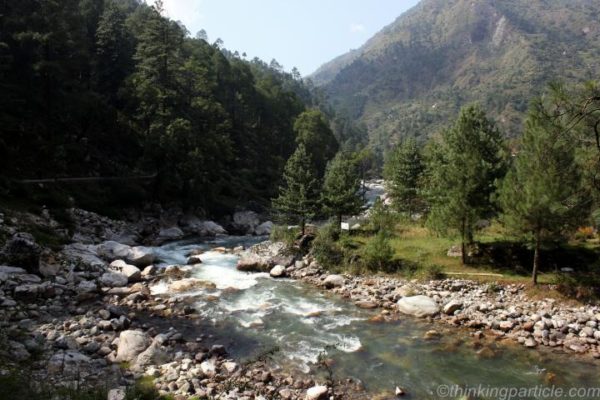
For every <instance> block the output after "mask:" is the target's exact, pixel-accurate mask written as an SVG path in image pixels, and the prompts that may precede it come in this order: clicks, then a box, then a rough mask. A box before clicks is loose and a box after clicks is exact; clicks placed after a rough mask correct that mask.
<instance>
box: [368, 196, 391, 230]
mask: <svg viewBox="0 0 600 400" xmlns="http://www.w3.org/2000/svg"><path fill="white" fill-rule="evenodd" d="M396 222H397V215H396V214H393V213H392V212H390V210H389V209H388V208H387V207H386V206H385V205H384V204H383V201H381V199H377V200H376V201H375V204H373V207H372V208H371V210H369V221H368V226H369V228H370V229H371V230H372V231H373V232H375V233H380V232H382V233H385V234H386V235H389V234H390V233H391V232H392V231H393V230H394V228H395V227H396Z"/></svg>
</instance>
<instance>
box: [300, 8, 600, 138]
mask: <svg viewBox="0 0 600 400" xmlns="http://www.w3.org/2000/svg"><path fill="white" fill-rule="evenodd" d="M599 16H600V3H598V2H597V1H593V0H568V1H567V0H533V1H523V0H502V1H496V0H476V1H473V0H423V1H421V2H420V3H419V4H418V5H417V6H416V7H414V8H413V9H412V10H410V11H408V12H407V13H405V14H404V15H402V16H400V17H399V18H398V19H397V20H396V21H395V22H394V23H392V24H390V25H389V26H387V27H386V28H384V29H383V30H382V31H381V32H379V33H378V34H377V35H375V36H374V37H373V38H371V39H370V40H369V41H368V42H367V43H366V44H365V45H364V46H363V47H361V48H360V49H358V50H354V51H352V52H350V53H348V54H345V55H342V56H340V57H338V58H337V59H335V60H333V61H331V62H329V63H327V64H325V65H324V66H323V67H321V68H320V69H319V70H318V71H317V72H316V73H315V74H313V75H312V77H311V78H312V79H313V80H314V81H315V83H316V84H317V85H319V86H321V87H322V88H323V90H324V91H325V93H326V94H327V95H328V96H329V99H330V102H331V104H332V105H333V106H334V107H338V108H341V109H344V110H346V112H348V113H349V114H350V115H351V116H352V117H353V118H354V120H356V121H361V122H363V123H365V124H366V126H367V128H368V131H369V134H370V139H371V142H372V143H373V144H375V145H376V146H377V147H379V148H381V149H385V148H387V147H388V146H390V145H392V144H394V143H397V142H398V139H399V138H400V137H405V136H416V137H419V138H422V139H424V138H425V137H427V136H430V135H431V134H433V133H434V132H436V131H437V130H439V129H440V127H442V126H444V125H445V124H446V123H447V122H448V121H449V120H450V119H451V118H452V117H453V116H454V115H456V114H457V113H458V110H459V109H460V107H461V106H463V105H466V104H468V103H470V102H479V103H480V104H481V105H482V106H483V107H484V108H485V109H486V110H487V111H488V112H489V113H490V115H491V116H492V117H494V118H495V119H496V120H497V121H498V123H499V126H500V128H501V130H502V131H503V132H504V134H505V135H508V136H517V135H519V134H520V133H521V126H522V125H521V123H522V121H523V116H524V112H525V110H526V109H527V106H528V102H529V99H531V98H532V96H535V95H536V94H540V93H541V92H542V91H543V89H544V88H545V87H546V84H547V83H548V82H550V81H553V80H560V81H563V82H566V83H573V82H580V81H583V80H589V79H596V78H597V77H598V74H599V73H600V62H599V61H600V26H599V25H598V17H599Z"/></svg>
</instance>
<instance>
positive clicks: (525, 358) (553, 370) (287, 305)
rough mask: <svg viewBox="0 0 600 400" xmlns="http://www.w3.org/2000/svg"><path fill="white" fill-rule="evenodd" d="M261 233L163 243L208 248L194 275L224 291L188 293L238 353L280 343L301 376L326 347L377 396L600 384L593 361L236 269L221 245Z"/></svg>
mask: <svg viewBox="0 0 600 400" xmlns="http://www.w3.org/2000/svg"><path fill="white" fill-rule="evenodd" d="M259 240H261V238H253V237H226V238H222V239H217V240H214V241H211V242H201V241H199V240H198V241H193V240H192V241H184V242H177V243H171V244H167V245H165V246H162V247H158V248H156V249H155V252H156V254H157V255H158V256H159V258H160V260H161V261H162V262H163V263H164V264H165V265H166V264H185V262H186V259H187V254H189V252H190V251H191V250H194V249H199V248H200V249H203V250H206V252H205V253H203V254H202V256H201V259H202V264H200V265H197V266H195V267H194V271H193V277H195V278H199V279H202V280H205V281H210V282H213V283H214V284H215V285H216V288H215V289H202V290H197V291H193V292H189V293H183V294H180V296H192V297H193V299H194V302H193V304H194V305H195V307H196V309H197V310H198V312H199V313H200V315H201V316H202V317H203V318H204V319H206V320H208V321H210V323H211V324H212V325H213V328H214V329H213V332H216V335H217V336H218V337H219V338H220V339H222V343H223V344H225V345H226V346H227V348H228V351H229V352H230V354H231V355H232V356H233V357H235V358H238V359H242V360H244V359H249V358H252V357H254V356H256V355H257V354H259V353H261V352H263V351H265V350H270V349H273V348H275V347H277V348H279V351H278V352H277V353H276V354H275V357H274V362H276V363H278V364H279V365H281V366H282V367H284V368H287V369H292V370H297V371H298V372H299V373H301V372H309V371H311V370H313V371H314V369H315V365H314V363H315V362H316V361H317V358H318V357H319V354H324V355H325V354H326V356H327V358H331V359H332V360H333V361H334V363H333V366H332V370H333V372H334V374H335V377H336V378H339V379H341V378H346V377H352V378H354V379H356V380H359V381H360V382H362V383H363V384H364V386H365V387H366V389H367V390H368V391H370V392H371V393H376V392H381V391H390V390H393V389H394V388H395V387H396V386H400V387H402V388H405V389H406V390H407V391H408V392H409V393H410V394H411V395H413V396H414V397H413V398H418V399H421V398H440V397H441V395H442V394H441V393H439V392H437V390H439V387H440V385H463V386H464V385H467V386H468V387H477V386H478V385H484V386H488V385H489V386H491V387H507V386H510V387H519V388H520V387H525V388H531V387H535V386H537V385H548V384H549V385H552V384H555V385H557V386H561V387H592V386H600V379H599V375H598V370H597V367H596V366H595V365H594V364H593V363H589V362H585V361H583V360H579V359H575V358H573V357H570V356H566V355H564V354H555V353H552V352H551V351H549V350H541V349H536V350H528V349H525V348H523V347H522V346H517V345H510V344H506V343H503V344H499V343H493V342H492V343H488V344H486V345H485V346H484V347H481V343H480V342H477V341H475V340H474V339H472V338H471V337H470V336H469V335H468V334H467V332H466V331H462V330H460V329H458V328H444V327H441V326H437V327H436V326H433V325H432V324H431V323H427V322H425V321H422V320H419V319H415V318H411V317H402V318H401V319H400V320H399V321H396V322H390V323H375V322H371V321H370V319H371V318H372V317H374V316H375V315H377V314H378V312H377V311H371V310H363V309H360V308H358V307H356V306H354V304H352V303H350V302H347V301H345V300H344V299H342V298H341V297H339V296H336V295H334V294H331V293H328V292H324V291H321V290H319V289H317V288H314V287H312V286H309V285H307V284H304V283H302V282H298V281H294V280H290V279H273V278H271V277H269V275H268V274H264V273H244V272H239V271H237V270H236V268H235V266H236V262H237V256H235V255H232V254H223V253H220V252H216V251H211V249H212V248H214V247H216V246H225V247H234V246H238V245H244V246H249V245H252V244H254V243H257V242H258V241H259ZM262 240H264V238H262ZM152 291H153V292H154V293H155V294H163V293H165V292H166V291H167V285H166V284H165V283H159V284H157V285H156V286H154V287H153V288H152ZM432 328H436V329H437V330H439V331H440V332H442V336H441V338H439V339H435V340H427V339H425V338H424V334H425V332H427V331H428V330H431V329H432ZM233 338H235V339H233ZM228 339H230V340H229V341H228ZM482 348H483V350H482ZM459 397H460V396H449V397H448V398H459ZM495 398H498V397H495ZM519 398H523V399H535V398H542V397H535V396H525V397H519ZM543 398H554V397H543ZM579 398H587V397H579Z"/></svg>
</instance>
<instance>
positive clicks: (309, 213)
mask: <svg viewBox="0 0 600 400" xmlns="http://www.w3.org/2000/svg"><path fill="white" fill-rule="evenodd" d="M283 179H284V181H285V185H284V186H282V187H280V189H279V197H277V198H276V199H273V207H274V208H275V210H276V211H277V213H278V214H279V215H280V216H281V218H282V219H283V220H284V221H290V222H294V223H299V224H300V227H301V231H302V234H304V228H305V226H306V222H307V221H308V220H309V219H310V218H312V217H313V216H314V215H315V214H316V212H317V211H318V207H319V204H318V200H317V199H318V189H319V186H318V180H317V178H316V176H315V172H314V166H313V162H312V159H311V157H310V155H309V154H308V153H307V151H306V148H305V147H304V145H303V144H302V143H300V144H299V145H298V148H297V149H296V151H295V152H294V154H292V156H291V157H290V159H289V160H288V162H287V163H286V165H285V170H284V173H283Z"/></svg>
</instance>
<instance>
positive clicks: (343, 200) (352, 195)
mask: <svg viewBox="0 0 600 400" xmlns="http://www.w3.org/2000/svg"><path fill="white" fill-rule="evenodd" d="M321 196H322V197H321V198H322V203H323V205H324V207H325V210H326V212H327V213H328V214H329V215H331V216H335V217H336V218H337V229H340V227H341V224H342V218H343V216H344V215H354V214H357V213H358V212H359V211H360V209H361V207H362V205H363V201H362V198H361V195H360V178H359V175H358V166H357V165H356V163H355V162H354V160H352V159H351V158H349V157H348V156H347V155H345V154H343V153H338V154H337V155H336V156H335V157H334V158H333V160H331V161H330V162H329V164H327V169H326V171H325V178H324V182H323V193H322V195H321Z"/></svg>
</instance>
